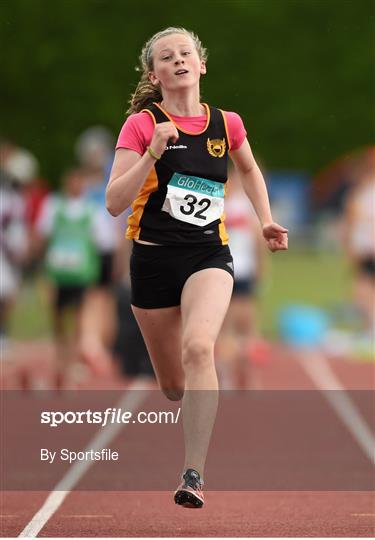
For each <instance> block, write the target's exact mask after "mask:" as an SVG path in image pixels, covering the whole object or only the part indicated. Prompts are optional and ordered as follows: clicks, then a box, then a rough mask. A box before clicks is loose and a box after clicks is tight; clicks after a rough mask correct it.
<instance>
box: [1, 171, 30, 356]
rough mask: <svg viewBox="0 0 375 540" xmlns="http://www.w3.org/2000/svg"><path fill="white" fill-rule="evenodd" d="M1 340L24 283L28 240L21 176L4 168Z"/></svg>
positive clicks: (2, 182) (2, 186)
mask: <svg viewBox="0 0 375 540" xmlns="http://www.w3.org/2000/svg"><path fill="white" fill-rule="evenodd" d="M0 201H1V204H0V278H1V279H0V341H1V349H3V348H4V346H5V345H6V337H7V325H8V322H9V317H10V313H11V308H12V306H13V304H14V302H15V300H16V296H17V293H18V291H19V287H20V284H21V277H22V266H23V264H24V262H25V260H26V256H27V250H28V244H27V231H26V223H25V207H24V203H23V200H22V197H21V195H20V193H19V189H18V179H17V178H15V177H11V176H10V175H9V174H7V173H6V172H5V171H4V169H2V170H1V171H0Z"/></svg>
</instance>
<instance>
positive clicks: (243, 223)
mask: <svg viewBox="0 0 375 540" xmlns="http://www.w3.org/2000/svg"><path fill="white" fill-rule="evenodd" d="M225 215H226V219H225V224H226V229H227V231H228V234H229V246H230V250H231V253H232V256H233V263H234V287H233V295H232V300H231V303H230V306H229V309H228V313H227V316H226V319H225V321H224V325H223V330H222V333H221V336H220V338H219V343H218V355H219V358H220V362H221V365H220V366H219V371H221V373H222V385H223V386H224V387H228V386H229V387H235V388H243V389H244V388H249V387H250V386H254V385H253V381H252V380H251V378H252V376H253V375H254V373H251V364H250V361H251V356H252V353H253V351H255V347H254V344H255V341H256V336H257V320H256V291H257V287H258V285H259V282H260V280H261V277H262V274H263V266H264V258H265V250H264V245H263V244H264V242H263V240H262V234H261V230H260V229H259V224H258V220H257V218H256V215H255V212H254V209H253V207H252V205H251V203H250V202H249V199H248V197H247V196H246V195H245V193H244V191H243V188H242V185H241V183H240V181H239V179H238V178H237V176H236V174H235V171H232V173H231V174H230V180H229V184H228V193H227V196H226V201H225Z"/></svg>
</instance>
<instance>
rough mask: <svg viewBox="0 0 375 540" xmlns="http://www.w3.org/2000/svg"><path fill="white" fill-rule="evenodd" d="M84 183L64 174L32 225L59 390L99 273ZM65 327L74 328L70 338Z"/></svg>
mask: <svg viewBox="0 0 375 540" xmlns="http://www.w3.org/2000/svg"><path fill="white" fill-rule="evenodd" d="M85 179H86V176H85V172H84V171H83V170H81V169H71V170H69V171H68V172H66V173H65V175H64V176H63V181H62V192H61V193H58V194H53V195H51V196H50V197H48V198H47V200H46V201H45V203H44V206H43V208H42V211H41V214H40V217H39V220H38V222H37V224H36V238H35V241H34V242H35V243H34V246H35V249H36V252H37V253H40V252H41V251H42V250H43V249H44V262H45V271H46V275H47V277H48V280H49V282H50V284H51V288H52V318H53V330H54V337H55V340H56V344H57V355H56V356H57V365H56V384H57V385H58V386H66V385H68V386H69V377H70V376H71V373H72V372H73V369H71V368H72V367H73V366H75V365H76V364H77V358H78V350H77V345H78V343H79V336H80V324H81V321H80V317H81V308H82V304H83V301H84V297H85V293H86V291H87V289H88V288H89V287H90V286H91V285H92V284H93V283H95V281H96V280H97V278H98V273H99V257H98V249H97V243H96V238H98V236H99V231H100V227H101V222H100V213H98V212H97V211H96V207H95V205H93V204H92V203H91V202H89V201H87V199H86V198H85V196H84V190H85ZM34 252H35V251H34ZM68 311H69V312H70V318H69V321H68V319H67V317H66V315H67V312H68ZM68 322H69V324H67V323H68ZM69 327H73V328H74V331H73V334H74V336H73V338H72V337H71V335H70V334H71V332H69Z"/></svg>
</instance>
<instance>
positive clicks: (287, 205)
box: [266, 171, 311, 234]
mask: <svg viewBox="0 0 375 540" xmlns="http://www.w3.org/2000/svg"><path fill="white" fill-rule="evenodd" d="M266 180H267V188H268V193H269V196H270V201H271V207H272V215H273V217H274V220H275V221H276V222H277V223H281V224H282V225H283V226H284V227H288V228H290V233H291V234H294V233H296V232H297V231H298V229H299V228H300V227H303V226H304V225H307V224H308V223H309V222H310V219H311V212H310V199H311V196H310V192H311V179H310V177H309V176H308V175H307V174H306V173H303V172H298V171H289V172H287V171H285V172H281V171H280V172H268V173H266Z"/></svg>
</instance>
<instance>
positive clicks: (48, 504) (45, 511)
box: [18, 378, 146, 538]
mask: <svg viewBox="0 0 375 540" xmlns="http://www.w3.org/2000/svg"><path fill="white" fill-rule="evenodd" d="M142 384H144V379H142V378H140V379H136V380H135V381H134V382H133V383H132V384H131V385H130V386H129V387H128V388H127V389H126V390H125V393H124V395H123V396H122V397H121V399H120V400H119V402H118V403H117V404H116V407H117V408H121V409H124V410H126V411H130V412H132V413H133V412H134V411H135V409H136V407H137V406H138V405H140V403H142V401H143V400H144V398H145V395H146V391H145V390H143V389H144V386H142ZM140 389H142V390H143V392H133V391H132V390H140ZM127 425H128V424H108V425H107V426H106V427H105V428H103V429H102V430H101V431H98V432H97V433H96V435H95V436H94V437H93V438H92V440H91V441H90V442H89V444H88V445H87V447H86V449H85V450H90V449H93V450H94V451H95V452H100V451H101V450H102V448H105V447H106V446H107V445H108V444H109V443H110V442H111V441H112V440H113V439H114V438H115V437H116V435H117V434H118V433H119V432H120V431H121V430H122V429H124V428H125V427H126V426H127ZM93 463H94V461H91V460H90V461H89V460H88V461H78V462H77V461H76V462H75V463H74V465H72V467H70V469H69V470H68V472H67V473H66V475H65V476H64V477H63V478H62V479H61V480H60V482H59V483H58V484H57V485H56V486H55V488H54V490H53V491H51V493H50V494H49V495H48V497H47V499H46V501H45V503H44V504H43V506H42V507H41V508H40V510H38V512H37V513H36V514H35V515H34V517H33V518H32V519H31V521H30V522H29V523H28V524H27V525H26V527H25V528H24V529H23V531H22V532H21V533H20V534H19V535H18V537H19V538H36V536H37V535H38V533H39V532H40V530H41V529H42V528H43V527H44V525H45V524H46V523H47V521H48V520H49V519H50V518H51V517H52V516H53V514H54V513H55V512H56V510H57V509H58V508H59V507H60V506H61V504H62V503H63V501H64V499H65V498H66V497H67V495H69V493H70V492H71V491H72V489H73V488H74V487H75V486H76V485H77V484H78V482H79V481H80V480H81V478H82V477H83V476H84V475H85V474H86V472H87V471H88V469H89V468H90V467H91V466H92V465H93Z"/></svg>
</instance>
